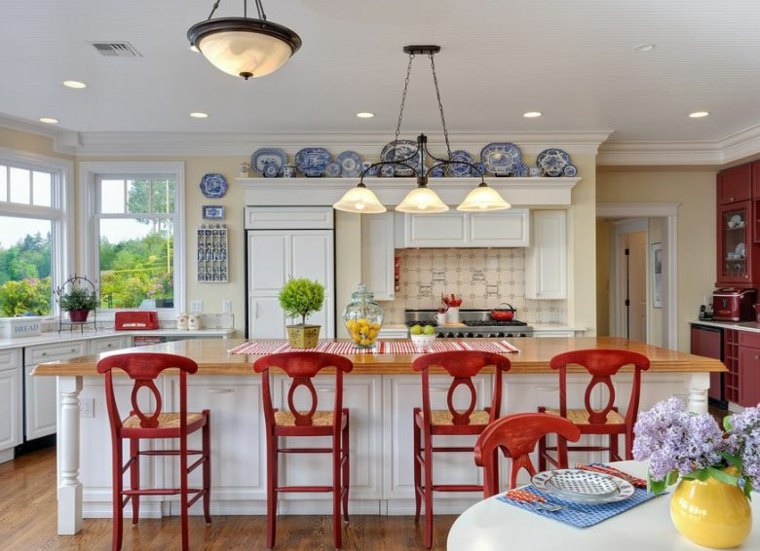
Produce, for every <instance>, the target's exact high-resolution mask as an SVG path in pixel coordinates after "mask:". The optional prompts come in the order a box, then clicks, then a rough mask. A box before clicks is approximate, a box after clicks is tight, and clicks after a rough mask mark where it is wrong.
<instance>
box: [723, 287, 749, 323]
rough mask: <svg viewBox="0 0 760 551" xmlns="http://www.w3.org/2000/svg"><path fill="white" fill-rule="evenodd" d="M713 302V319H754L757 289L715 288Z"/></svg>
mask: <svg viewBox="0 0 760 551" xmlns="http://www.w3.org/2000/svg"><path fill="white" fill-rule="evenodd" d="M712 302H713V319H714V320H716V321H753V320H754V319H755V313H754V305H755V303H756V302H757V289H736V288H734V287H725V288H722V289H715V290H714V291H713V299H712Z"/></svg>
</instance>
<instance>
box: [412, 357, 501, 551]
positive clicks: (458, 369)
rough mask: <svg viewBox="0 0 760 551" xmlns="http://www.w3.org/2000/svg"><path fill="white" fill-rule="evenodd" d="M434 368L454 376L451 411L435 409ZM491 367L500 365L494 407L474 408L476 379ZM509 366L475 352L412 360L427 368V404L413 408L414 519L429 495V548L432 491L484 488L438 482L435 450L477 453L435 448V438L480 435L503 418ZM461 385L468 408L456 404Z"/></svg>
mask: <svg viewBox="0 0 760 551" xmlns="http://www.w3.org/2000/svg"><path fill="white" fill-rule="evenodd" d="M431 366H439V367H442V368H443V369H445V370H446V372H447V373H448V374H449V375H451V376H452V377H453V380H452V381H451V384H450V385H449V389H448V393H447V395H446V405H447V407H448V409H445V410H433V409H431V406H430V373H429V368H430V367H431ZM486 366H494V367H495V368H496V370H495V375H494V381H493V384H494V387H493V393H492V395H491V405H490V407H486V408H485V409H475V406H476V404H477V398H478V396H477V391H476V390H475V385H473V383H472V377H474V376H475V375H477V374H478V373H480V371H481V370H482V369H483V368H484V367H486ZM510 367H511V363H510V361H509V359H507V358H506V357H505V356H501V355H499V354H492V353H490V352H475V351H457V352H436V353H433V354H426V355H424V356H420V357H419V358H417V359H415V360H414V362H412V368H413V369H414V370H415V371H421V372H422V408H421V409H420V408H414V450H413V451H414V500H415V514H414V520H415V522H418V521H419V520H420V507H421V502H422V500H423V499H424V501H425V535H424V542H425V546H426V547H427V548H430V547H432V545H433V492H473V491H475V492H479V491H482V490H483V486H480V485H476V484H433V453H450V452H467V453H472V451H473V450H474V447H473V446H433V436H452V435H466V434H471V435H478V434H480V433H481V432H483V430H484V429H485V428H486V426H487V425H488V423H490V422H492V421H494V420H495V419H497V418H498V417H499V414H500V412H501V381H502V373H503V372H505V371H509V368H510ZM460 385H464V386H465V388H467V389H468V390H469V391H470V403H469V406H468V407H467V409H466V410H464V411H457V410H456V409H454V405H453V397H454V391H455V390H456V389H457V387H459V386H460ZM423 471H424V473H425V477H424V484H423V478H422V473H423ZM497 484H498V481H497Z"/></svg>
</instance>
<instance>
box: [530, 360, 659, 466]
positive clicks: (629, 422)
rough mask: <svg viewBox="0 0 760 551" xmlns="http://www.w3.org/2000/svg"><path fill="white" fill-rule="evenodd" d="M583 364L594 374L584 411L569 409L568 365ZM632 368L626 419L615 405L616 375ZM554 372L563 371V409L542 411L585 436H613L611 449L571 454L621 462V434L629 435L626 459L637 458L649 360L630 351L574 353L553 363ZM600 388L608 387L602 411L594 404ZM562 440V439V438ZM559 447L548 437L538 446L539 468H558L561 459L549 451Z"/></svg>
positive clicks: (577, 448) (585, 448)
mask: <svg viewBox="0 0 760 551" xmlns="http://www.w3.org/2000/svg"><path fill="white" fill-rule="evenodd" d="M571 364H573V365H579V366H581V367H583V368H584V369H586V371H588V372H589V373H590V374H591V381H590V382H589V384H588V385H587V386H586V393H585V396H584V406H585V407H584V408H579V409H570V408H568V407H567V366H568V365H571ZM626 365H632V366H633V367H634V371H633V383H632V385H631V392H630V396H629V398H628V408H627V410H626V413H625V417H623V416H622V415H620V413H619V412H618V408H617V406H616V405H615V398H616V396H615V387H614V385H613V384H612V376H613V375H615V374H616V373H617V372H618V371H619V370H620V368H621V367H623V366H626ZM549 366H550V367H551V368H552V369H557V370H559V409H547V408H546V407H544V406H541V407H539V408H538V411H539V412H546V413H548V414H550V415H558V416H560V417H565V418H567V419H569V420H570V421H572V422H573V423H575V425H576V426H577V427H578V428H579V429H580V431H581V434H601V435H605V434H606V435H608V436H609V444H608V445H607V446H589V445H585V446H568V448H567V449H568V451H609V460H610V461H620V460H621V457H620V454H619V453H618V435H619V434H624V435H625V458H626V459H633V454H632V453H631V449H632V447H633V426H634V425H635V424H636V417H637V416H638V412H639V394H640V392H641V372H642V371H646V370H647V369H649V358H647V357H646V356H644V355H642V354H639V353H638V352H632V351H629V350H612V349H611V350H606V349H588V350H573V351H570V352H564V353H562V354H557V355H556V356H554V357H553V358H552V359H551V360H549ZM596 385H603V386H605V387H607V391H608V392H609V397H608V399H607V403H606V404H605V405H604V406H603V407H602V408H601V409H595V408H594V407H593V405H592V404H591V398H592V393H593V391H594V387H595V386H596ZM558 440H560V441H561V438H558ZM556 450H557V447H556V446H553V447H547V446H546V438H545V437H544V438H541V440H540V441H539V443H538V453H539V456H538V468H539V470H542V471H543V470H545V469H546V462H547V461H548V462H549V463H551V464H552V465H557V464H558V462H557V459H556V458H554V457H553V456H552V455H550V454H549V453H548V452H550V451H556Z"/></svg>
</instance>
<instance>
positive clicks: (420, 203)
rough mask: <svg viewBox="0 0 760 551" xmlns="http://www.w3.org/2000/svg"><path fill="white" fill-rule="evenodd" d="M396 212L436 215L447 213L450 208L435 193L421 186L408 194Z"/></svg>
mask: <svg viewBox="0 0 760 551" xmlns="http://www.w3.org/2000/svg"><path fill="white" fill-rule="evenodd" d="M396 210H397V211H399V212H411V213H416V214H434V213H437V212H446V211H447V210H449V207H448V205H446V203H444V202H443V201H441V198H440V197H438V194H437V193H436V192H435V191H433V190H432V189H430V188H428V187H425V186H419V187H417V188H415V189H413V190H412V191H410V192H409V193H407V194H406V197H404V200H403V201H401V203H399V205H398V206H397V207H396Z"/></svg>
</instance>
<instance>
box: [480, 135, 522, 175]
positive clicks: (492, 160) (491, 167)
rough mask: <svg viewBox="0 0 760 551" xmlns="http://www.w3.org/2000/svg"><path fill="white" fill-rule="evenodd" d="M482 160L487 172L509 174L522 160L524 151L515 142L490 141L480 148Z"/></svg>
mask: <svg viewBox="0 0 760 551" xmlns="http://www.w3.org/2000/svg"><path fill="white" fill-rule="evenodd" d="M480 161H481V162H482V163H483V166H484V167H485V169H486V171H487V172H490V173H491V174H496V175H497V176H509V175H510V174H512V173H513V172H514V167H515V165H517V163H520V162H522V152H521V151H520V148H519V147H517V146H516V145H515V144H513V143H509V142H504V143H489V144H488V145H487V146H485V147H484V148H483V149H481V150H480Z"/></svg>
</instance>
